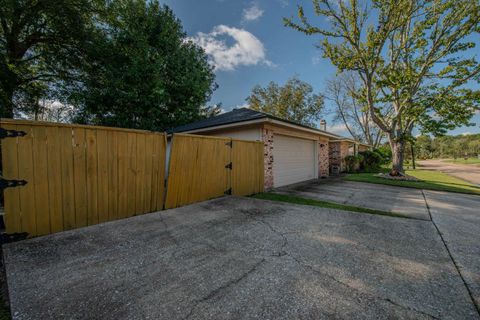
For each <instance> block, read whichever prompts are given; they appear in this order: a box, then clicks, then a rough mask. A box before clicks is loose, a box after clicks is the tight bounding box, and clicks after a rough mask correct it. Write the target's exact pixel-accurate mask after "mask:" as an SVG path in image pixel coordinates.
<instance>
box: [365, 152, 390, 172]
mask: <svg viewBox="0 0 480 320" xmlns="http://www.w3.org/2000/svg"><path fill="white" fill-rule="evenodd" d="M359 155H361V156H362V158H363V160H362V161H361V162H360V170H361V171H364V172H369V171H378V169H379V168H380V165H382V164H383V163H384V161H385V160H384V158H383V157H382V155H381V154H380V153H379V152H375V151H370V150H366V151H362V152H359Z"/></svg>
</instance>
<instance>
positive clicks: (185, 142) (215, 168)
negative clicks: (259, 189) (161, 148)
mask: <svg viewBox="0 0 480 320" xmlns="http://www.w3.org/2000/svg"><path fill="white" fill-rule="evenodd" d="M229 141H230V139H229V138H219V137H205V136H194V135H186V134H176V135H174V137H173V142H172V145H171V150H170V168H169V175H168V184H167V196H166V199H165V208H166V209H169V208H176V207H179V206H182V205H186V204H189V203H194V202H198V201H203V200H207V199H212V198H215V197H219V196H222V195H223V194H224V193H225V191H226V190H227V189H228V186H229V175H230V173H229V169H227V168H226V167H225V166H226V165H227V164H228V163H229V161H230V152H231V151H230V147H229V146H228V142H229Z"/></svg>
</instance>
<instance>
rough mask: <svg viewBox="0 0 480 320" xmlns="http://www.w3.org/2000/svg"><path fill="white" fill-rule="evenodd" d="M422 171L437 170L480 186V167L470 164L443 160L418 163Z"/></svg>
mask: <svg viewBox="0 0 480 320" xmlns="http://www.w3.org/2000/svg"><path fill="white" fill-rule="evenodd" d="M418 164H419V165H420V166H421V167H422V169H426V170H437V171H441V172H444V173H447V174H449V175H452V176H455V177H457V178H460V179H463V180H466V181H469V182H471V183H475V184H477V185H480V166H476V165H468V164H456V163H455V164H454V163H448V162H443V161H442V160H422V161H418Z"/></svg>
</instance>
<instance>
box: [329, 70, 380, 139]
mask: <svg viewBox="0 0 480 320" xmlns="http://www.w3.org/2000/svg"><path fill="white" fill-rule="evenodd" d="M362 91H363V89H362V84H361V83H360V81H359V79H358V76H357V75H356V74H354V73H352V72H347V73H342V74H340V75H338V76H337V77H335V78H333V79H332V80H329V81H328V82H327V89H326V95H325V97H326V98H327V99H328V100H330V101H331V102H332V103H333V113H334V122H336V123H342V124H343V125H345V127H346V128H347V130H348V132H349V133H350V135H351V136H352V137H353V138H354V139H356V140H359V141H362V142H364V143H367V144H369V145H371V146H373V147H374V148H377V147H378V146H379V145H380V143H381V142H382V137H383V135H384V134H383V132H382V130H380V128H378V126H377V125H376V124H375V123H374V122H373V121H372V117H371V115H370V113H369V112H368V109H367V108H366V106H365V101H364V100H362V97H361V95H359V94H358V93H359V92H362Z"/></svg>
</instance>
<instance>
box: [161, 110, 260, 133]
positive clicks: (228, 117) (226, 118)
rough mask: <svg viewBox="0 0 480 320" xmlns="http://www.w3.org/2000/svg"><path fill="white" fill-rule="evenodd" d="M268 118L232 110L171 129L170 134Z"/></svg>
mask: <svg viewBox="0 0 480 320" xmlns="http://www.w3.org/2000/svg"><path fill="white" fill-rule="evenodd" d="M268 117H269V115H268V114H266V113H263V112H259V111H255V110H251V109H247V108H241V109H233V110H232V111H230V112H225V113H222V114H219V115H218V116H215V117H210V118H207V119H203V120H200V121H196V122H192V123H189V124H186V125H183V126H179V127H176V128H174V129H172V131H171V132H170V133H175V132H184V131H190V130H196V129H203V128H209V127H215V126H221V125H224V124H229V123H235V122H243V121H251V120H256V119H261V118H268Z"/></svg>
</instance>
